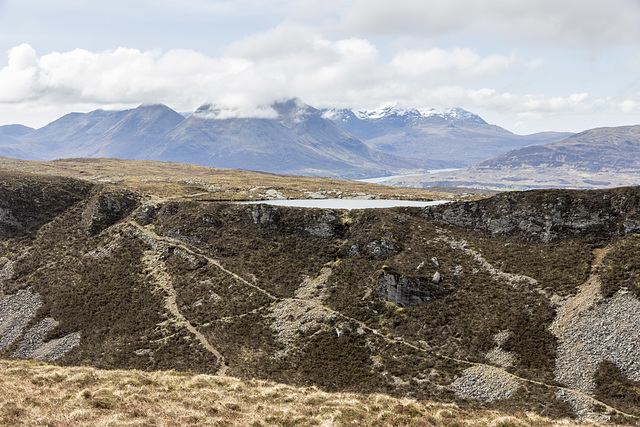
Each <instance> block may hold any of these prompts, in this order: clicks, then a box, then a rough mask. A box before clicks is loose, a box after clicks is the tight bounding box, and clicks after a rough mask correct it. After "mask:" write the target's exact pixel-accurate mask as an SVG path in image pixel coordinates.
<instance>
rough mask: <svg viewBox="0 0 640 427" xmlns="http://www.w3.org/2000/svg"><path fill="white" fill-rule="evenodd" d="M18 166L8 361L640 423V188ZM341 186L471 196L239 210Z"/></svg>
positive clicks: (3, 277)
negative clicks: (489, 188) (426, 203)
mask: <svg viewBox="0 0 640 427" xmlns="http://www.w3.org/2000/svg"><path fill="white" fill-rule="evenodd" d="M132 162H134V163H132ZM2 165H3V168H4V169H3V171H2V180H1V181H0V289H1V290H2V296H1V297H0V298H2V301H0V312H1V313H0V314H2V315H1V316H0V317H1V318H2V319H3V320H2V323H1V324H0V330H1V331H2V334H0V343H3V347H2V353H1V355H2V356H3V357H5V358H12V357H14V358H15V357H17V358H20V357H25V356H26V357H30V358H36V359H40V360H45V361H52V362H53V361H55V363H57V364H59V365H61V366H93V367H95V368H98V369H138V370H142V371H157V370H167V369H175V370H177V371H188V372H197V373H202V374H208V375H224V376H225V377H233V378H240V379H245V380H250V379H252V378H259V379H261V380H268V381H276V382H279V383H285V384H290V385H293V386H296V387H300V386H303V387H308V386H313V387H317V388H318V389H321V390H323V391H324V392H350V393H353V392H357V393H384V394H387V395H390V396H393V397H395V398H411V399H417V400H418V401H422V400H424V399H428V400H433V401H438V402H443V403H446V404H456V405H457V407H460V408H462V410H465V411H467V410H476V409H480V408H483V409H490V410H500V411H506V412H508V413H511V414H515V413H518V412H535V413H537V414H539V415H542V416H547V417H553V418H563V417H577V418H578V419H587V420H594V421H599V422H602V421H616V422H621V423H631V424H632V423H636V422H637V420H638V417H640V413H639V412H638V410H637V408H638V405H637V404H636V399H637V396H639V395H640V394H639V393H640V391H639V390H640V388H639V386H638V381H639V378H637V370H636V364H637V363H638V360H640V353H638V351H639V350H638V349H637V348H636V347H634V346H632V345H631V344H630V343H633V342H635V341H637V337H636V335H635V334H636V332H635V327H634V326H633V325H635V324H636V320H635V316H637V312H638V310H636V308H635V307H636V305H637V304H638V300H637V298H638V295H640V293H639V292H638V283H637V276H636V275H637V271H638V264H637V242H636V241H637V233H638V232H640V216H639V215H640V206H639V205H638V200H640V197H639V194H638V191H637V189H636V188H632V187H628V188H620V189H613V190H599V191H576V190H544V191H534V192H523V193H518V192H515V193H501V194H498V195H495V196H492V197H487V196H484V195H474V194H470V193H466V194H457V195H456V194H449V195H446V194H443V193H429V192H426V191H424V190H418V189H401V188H392V187H384V186H378V185H375V184H369V183H358V182H353V181H340V180H330V179H321V178H304V177H300V178H299V179H297V178H296V179H293V178H292V177H290V176H288V177H281V176H277V175H271V174H263V173H256V172H246V171H230V170H221V169H210V168H200V167H195V166H190V165H181V164H177V163H175V164H173V163H162V162H141V161H118V160H109V159H105V160H101V159H78V160H72V159H69V160H61V161H55V162H30V161H19V160H12V159H3V163H2ZM133 165H135V167H133ZM131 171H135V174H136V175H135V176H133V175H129V174H130V173H131ZM187 177H188V178H187ZM253 180H255V181H253ZM196 183H197V184H196ZM240 183H242V185H243V186H241V185H240ZM258 183H260V184H261V185H260V186H258ZM207 186H210V187H207ZM256 187H260V188H258V189H257V190H254V191H252V189H253V188H256ZM203 190H204V191H203ZM271 190H273V191H271ZM330 192H340V194H341V195H342V196H344V197H347V196H353V197H371V198H393V199H402V198H406V199H422V200H429V199H431V200H436V199H437V200H442V199H448V200H459V201H456V202H452V203H447V204H442V205H439V206H431V207H395V208H387V209H354V210H350V211H349V210H340V209H319V208H295V207H279V206H269V205H266V204H255V205H242V204H233V203H229V201H234V200H250V199H251V198H250V197H249V196H254V198H263V199H269V198H275V197H292V196H295V197H301V196H302V197H306V198H311V197H317V196H318V194H317V193H322V195H326V194H327V193H330ZM331 194H335V193H331ZM587 295H588V296H587ZM595 319H599V323H598V325H599V326H598V328H599V329H598V330H600V331H601V332H598V333H597V334H598V335H597V336H598V337H602V338H598V341H596V342H593V341H590V340H591V338H590V336H591V335H590V334H585V332H584V331H586V330H589V331H591V330H595V329H594V328H595V323H594V322H596V320H595ZM605 338H606V339H605ZM601 339H602V340H601ZM600 340H601V341H600ZM25 343H31V344H30V347H28V348H29V350H28V352H25V351H26V350H24V349H26V348H27V347H25ZM565 367H571V369H574V368H573V367H579V368H577V369H579V371H580V372H581V375H582V376H580V377H578V376H576V375H575V374H573V373H571V372H573V371H571V370H567V369H565ZM579 378H582V379H579ZM576 381H577V382H576ZM612 381H615V383H613V382H612Z"/></svg>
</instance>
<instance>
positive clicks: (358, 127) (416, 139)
mask: <svg viewBox="0 0 640 427" xmlns="http://www.w3.org/2000/svg"><path fill="white" fill-rule="evenodd" d="M323 113H324V116H325V117H326V118H329V119H331V120H332V121H333V122H334V123H336V124H337V125H338V126H340V127H341V128H343V129H344V130H346V131H347V132H349V133H351V134H353V135H355V136H356V137H358V138H360V139H361V140H362V141H363V142H365V143H366V144H367V145H369V146H370V147H372V148H375V149H378V150H381V151H384V152H388V153H391V154H395V155H398V156H403V157H409V158H413V159H421V160H425V161H430V162H440V164H441V166H442V167H449V166H454V167H463V166H468V165H471V164H473V163H475V162H478V161H481V160H484V159H487V158H489V157H493V156H497V155H499V154H503V153H505V152H507V151H509V150H512V149H515V148H521V147H524V146H527V145H532V144H541V143H546V142H552V141H558V140H561V139H564V138H566V137H567V136H570V135H571V134H570V133H560V132H544V133H540V134H533V135H525V136H523V135H516V134H514V133H512V132H509V131H507V130H506V129H503V128H501V127H499V126H496V125H490V124H488V123H487V122H486V121H484V120H483V119H482V118H481V117H479V116H478V115H476V114H473V113H470V112H469V111H466V110H463V109H461V108H450V109H445V110H436V109H433V108H420V109H417V108H414V109H409V110H405V109H401V108H398V107H396V106H387V107H383V108H379V109H376V110H359V111H352V110H348V109H326V110H323Z"/></svg>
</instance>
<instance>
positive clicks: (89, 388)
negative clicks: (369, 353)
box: [0, 361, 594, 427]
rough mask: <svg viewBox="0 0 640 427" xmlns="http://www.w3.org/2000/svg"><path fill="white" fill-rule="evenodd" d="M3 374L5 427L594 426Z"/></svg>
mask: <svg viewBox="0 0 640 427" xmlns="http://www.w3.org/2000/svg"><path fill="white" fill-rule="evenodd" d="M0 369H1V370H2V371H1V372H2V373H1V374H0V425H33V426H75V425H94V426H106V425H114V426H115V425H117V426H120V425H145V426H148V425H158V426H178V425H220V426H332V425H338V426H340V425H367V426H431V425H443V426H461V425H469V426H471V425H472V426H504V427H506V426H551V425H594V424H590V423H577V422H574V421H568V420H564V421H552V420H548V419H545V418H541V417H539V416H537V415H534V414H525V413H518V414H516V415H514V416H507V415H505V414H501V413H498V412H494V411H465V410H462V409H460V408H458V407H457V406H455V405H447V404H441V403H433V402H427V401H416V400H412V399H396V398H392V397H389V396H385V395H382V394H371V395H358V394H347V393H325V392H322V391H319V390H317V389H315V388H296V387H291V386H286V385H281V384H276V383H272V382H267V381H258V380H246V381H241V380H237V379H234V378H229V377H217V376H209V375H198V374H187V373H176V372H173V371H168V372H167V371H159V372H142V371H124V370H114V371H106V370H98V369H94V368H87V367H59V366H53V365H46V364H41V363H36V362H30V361H0Z"/></svg>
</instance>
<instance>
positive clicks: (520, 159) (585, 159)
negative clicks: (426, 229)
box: [475, 125, 640, 172]
mask: <svg viewBox="0 0 640 427" xmlns="http://www.w3.org/2000/svg"><path fill="white" fill-rule="evenodd" d="M529 166H534V167H545V168H556V167H569V168H571V169H575V170H581V171H586V172H599V171H609V172H622V171H640V125H636V126H621V127H605V128H596V129H590V130H586V131H584V132H580V133H578V134H576V135H573V136H571V137H569V138H566V139H564V140H562V141H559V142H553V143H549V144H543V145H538V146H532V147H525V148H521V149H519V150H513V151H509V152H508V153H505V154H503V155H500V156H497V157H494V158H491V159H488V160H485V161H482V162H480V163H478V164H477V165H475V168H500V169H502V168H516V167H529Z"/></svg>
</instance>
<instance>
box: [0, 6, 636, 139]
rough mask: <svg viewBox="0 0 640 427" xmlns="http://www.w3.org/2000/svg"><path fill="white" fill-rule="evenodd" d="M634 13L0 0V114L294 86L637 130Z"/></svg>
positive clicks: (8, 117) (502, 118)
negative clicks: (622, 126)
mask: <svg viewBox="0 0 640 427" xmlns="http://www.w3.org/2000/svg"><path fill="white" fill-rule="evenodd" d="M639 22H640V1H639V0H608V1H606V2H605V1H603V0H597V1H596V0H553V1H551V0H535V1H534V0H483V1H478V0H447V1H442V0H441V1H432V0H394V1H389V0H351V1H334V0H323V1H316V0H297V1H293V0H272V1H257V0H230V1H217V0H214V1H205V0H190V1H189V2H178V1H150V0H129V1H122V0H111V1H109V2H98V1H82V0H59V1H56V2H51V1H45V0H0V124H7V123H22V124H27V125H30V126H34V127H39V126H42V125H44V124H46V123H47V122H49V121H51V120H53V119H55V118H57V117H59V116H60V115H62V114H65V113H67V112H70V111H90V110H92V109H96V108H105V109H121V108H131V107H135V106H137V105H139V104H142V103H164V104H166V105H168V106H170V107H172V108H174V109H176V110H178V111H193V110H194V109H196V108H197V107H198V106H199V105H201V104H203V103H205V102H210V103H215V104H217V105H220V106H224V107H229V108H231V111H232V112H233V114H237V115H243V116H252V115H261V114H265V109H264V108H260V107H261V106H264V105H268V104H269V103H270V102H272V101H273V100H275V99H281V98H284V97H292V96H296V97H299V98H301V99H302V100H303V101H305V102H306V103H308V104H311V105H313V106H316V107H348V108H354V109H362V108H376V107H377V106H380V105H382V104H388V103H391V102H398V103H399V105H400V106H404V107H435V108H446V107H462V108H465V109H467V110H469V111H472V112H474V113H477V114H479V115H481V116H482V117H483V118H484V119H485V120H487V121H489V122H490V123H495V124H497V125H500V126H503V127H505V128H507V129H509V130H511V131H514V132H516V133H531V132H536V131H543V130H567V131H580V130H584V129H589V128H593V127H599V126H619V125H625V124H638V123H640V25H638V23H639Z"/></svg>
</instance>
